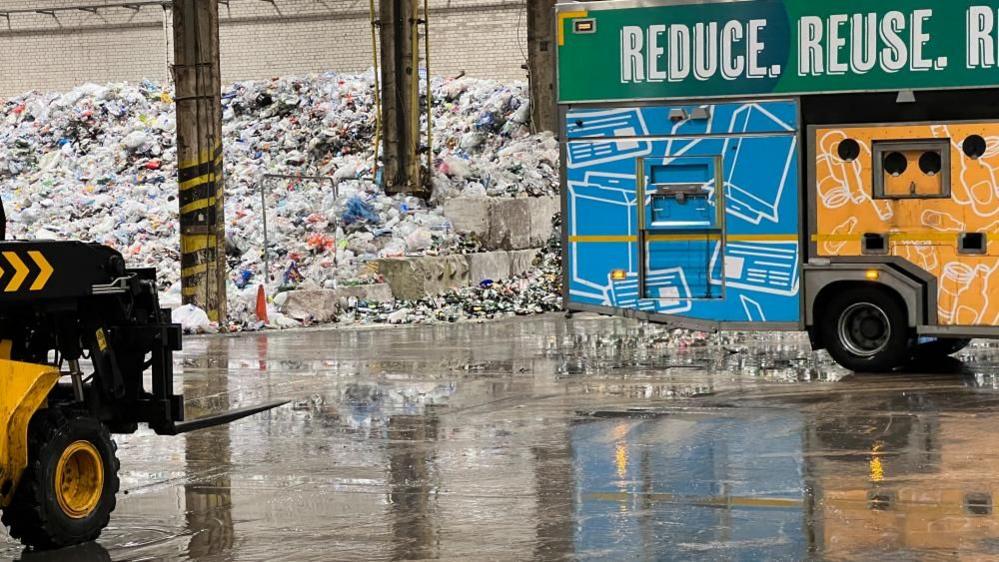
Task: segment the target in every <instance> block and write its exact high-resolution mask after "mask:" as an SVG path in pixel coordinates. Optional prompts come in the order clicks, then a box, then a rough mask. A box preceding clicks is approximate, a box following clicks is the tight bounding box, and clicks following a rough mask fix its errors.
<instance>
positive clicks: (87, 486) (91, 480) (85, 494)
mask: <svg viewBox="0 0 999 562" xmlns="http://www.w3.org/2000/svg"><path fill="white" fill-rule="evenodd" d="M103 490H104V465H103V463H102V462H101V455H100V452H98V451H97V448H96V447H94V445H93V444H92V443H90V442H89V441H76V442H74V443H72V444H70V445H69V447H66V449H65V450H64V451H63V452H62V456H60V457H59V463H58V464H57V465H56V474H55V495H56V499H57V501H58V502H59V507H60V508H62V510H63V512H64V513H65V514H66V515H67V516H69V517H71V518H73V519H83V518H85V517H87V516H88V515H90V514H91V513H93V511H94V509H96V508H97V504H98V503H100V500H101V493H102V491H103Z"/></svg>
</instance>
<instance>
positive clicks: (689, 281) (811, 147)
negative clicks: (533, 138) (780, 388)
mask: <svg viewBox="0 0 999 562" xmlns="http://www.w3.org/2000/svg"><path fill="white" fill-rule="evenodd" d="M997 7H999V6H997V5H996V4H995V3H994V2H985V1H982V0H952V1H950V2H931V1H928V0H886V1H883V2H877V3H871V2H868V1H865V0H837V1H836V2H814V1H811V0H742V1H714V2H712V1H707V2H705V1H689V0H687V1H681V0H619V1H598V2H564V3H560V4H558V5H557V6H556V22H557V34H556V35H557V42H558V45H557V61H558V62H557V66H558V72H557V82H558V86H557V89H558V99H559V119H560V129H561V130H560V138H561V149H562V193H563V219H564V220H563V245H564V248H565V249H566V254H565V260H564V263H565V277H564V293H565V295H564V296H565V303H566V306H567V308H568V310H570V311H593V312H598V313H605V314H619V315H623V316H631V317H636V318H640V319H644V320H648V321H653V322H663V323H666V324H670V325H675V326H678V327H687V328H694V329H702V330H709V331H715V330H730V329H731V330H805V331H807V332H808V334H809V335H810V338H811V342H812V345H813V346H814V347H815V348H817V349H822V348H824V349H827V350H828V351H829V353H830V354H831V355H832V357H833V358H834V359H835V360H836V361H838V362H839V363H840V364H842V365H844V366H845V367H848V368H850V369H853V370H860V371H885V370H891V369H894V368H897V367H898V366H900V365H903V364H905V363H906V362H907V361H909V360H911V359H912V358H913V357H915V356H918V355H934V354H938V355H944V354H949V353H953V352H955V351H957V350H959V349H960V348H962V347H963V346H966V345H967V343H968V342H969V341H970V339H971V338H993V337H996V336H997V335H999V329H997V324H999V13H997Z"/></svg>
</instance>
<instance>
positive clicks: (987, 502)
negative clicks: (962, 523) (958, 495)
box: [964, 494, 992, 515]
mask: <svg viewBox="0 0 999 562" xmlns="http://www.w3.org/2000/svg"><path fill="white" fill-rule="evenodd" d="M964 509H965V511H967V512H968V514H969V515H992V496H990V495H989V494H968V495H966V496H964Z"/></svg>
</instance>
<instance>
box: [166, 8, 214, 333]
mask: <svg viewBox="0 0 999 562" xmlns="http://www.w3.org/2000/svg"><path fill="white" fill-rule="evenodd" d="M173 35H174V66H173V72H174V82H175V87H176V102H177V163H178V164H177V176H178V177H177V182H178V190H179V195H178V201H179V205H180V252H181V286H182V291H183V297H184V303H185V304H193V305H195V306H198V307H201V308H203V309H204V310H205V311H206V312H207V313H208V317H209V318H210V319H212V320H215V321H220V322H221V321H224V320H225V318H226V291H225V280H226V262H225V212H224V187H225V182H224V174H223V168H222V97H221V90H222V81H221V76H220V72H219V11H218V2H203V1H198V0H175V1H174V3H173Z"/></svg>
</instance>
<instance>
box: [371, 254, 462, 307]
mask: <svg viewBox="0 0 999 562" xmlns="http://www.w3.org/2000/svg"><path fill="white" fill-rule="evenodd" d="M370 264H371V267H372V269H374V270H375V271H376V272H377V273H379V274H380V275H382V276H383V277H384V278H385V282H386V283H388V285H389V287H391V288H392V295H393V296H395V298H397V299H400V300H418V299H422V298H424V297H427V296H432V295H438V294H440V293H442V292H444V291H446V290H448V289H453V288H456V287H466V286H468V284H469V271H468V260H467V259H465V256H442V257H416V258H396V259H380V260H374V261H372V262H370Z"/></svg>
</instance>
